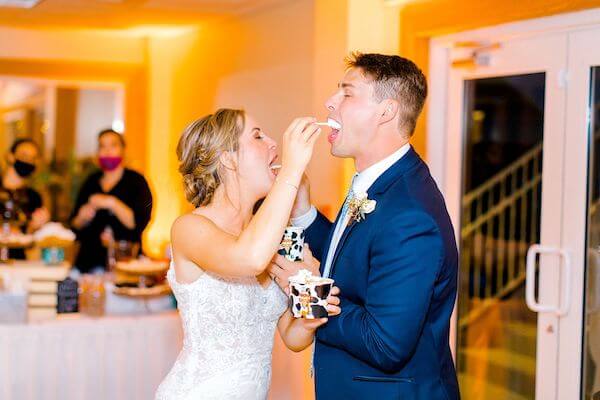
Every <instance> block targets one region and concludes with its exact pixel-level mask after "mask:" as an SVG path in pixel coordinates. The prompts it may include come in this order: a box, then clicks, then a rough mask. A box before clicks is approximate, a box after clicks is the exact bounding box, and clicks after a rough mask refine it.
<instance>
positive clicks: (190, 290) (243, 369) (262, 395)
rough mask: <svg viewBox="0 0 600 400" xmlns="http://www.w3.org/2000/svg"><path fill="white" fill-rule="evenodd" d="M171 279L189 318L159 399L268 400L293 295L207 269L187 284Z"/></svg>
mask: <svg viewBox="0 0 600 400" xmlns="http://www.w3.org/2000/svg"><path fill="white" fill-rule="evenodd" d="M167 279H168V280H169V283H170V285H171V288H172V289H173V293H174V294H175V297H176V298H177V302H178V308H179V313H180V315H181V319H182V321H183V331H184V338H183V349H182V350H181V353H180V354H179V357H178V358H177V361H176V362H175V365H174V366H173V368H172V369H171V371H170V372H169V374H168V375H167V377H166V378H165V380H164V381H163V382H162V383H161V384H160V386H159V387H158V390H157V392H156V399H157V400H184V399H185V400H187V399H190V400H191V399H194V400H196V399H202V400H213V399H215V400H216V399H218V400H237V399H239V400H265V399H266V398H267V394H268V391H269V385H270V381H271V352H272V350H273V339H274V334H275V328H276V325H277V321H278V319H279V317H280V316H281V314H282V313H283V312H284V311H285V309H286V304H287V297H286V295H285V293H283V291H281V289H280V288H279V287H278V286H277V285H276V284H275V283H274V282H271V284H270V285H269V286H268V287H267V288H263V287H262V286H261V285H260V284H259V283H258V281H257V280H256V279H255V278H241V279H230V278H223V277H219V276H217V275H214V274H211V273H208V272H205V273H204V274H203V275H202V276H201V277H200V278H198V279H197V280H196V281H194V282H192V283H189V284H183V283H179V282H177V280H176V279H175V269H174V267H173V264H172V263H171V267H170V268H169V271H168V273H167Z"/></svg>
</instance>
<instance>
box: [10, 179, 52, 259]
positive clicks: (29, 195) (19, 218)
mask: <svg viewBox="0 0 600 400" xmlns="http://www.w3.org/2000/svg"><path fill="white" fill-rule="evenodd" d="M6 200H12V202H13V204H14V206H13V209H14V211H15V212H14V214H15V215H13V216H12V217H11V218H13V219H14V220H13V222H17V223H18V224H19V225H20V227H21V230H22V231H23V233H25V232H26V231H27V225H28V224H29V222H30V221H31V214H33V212H34V211H35V210H37V209H38V208H40V207H42V196H40V194H39V193H38V192H37V191H35V190H34V189H32V188H30V187H23V188H20V189H16V190H11V189H7V188H5V187H4V184H3V183H2V179H0V203H1V204H0V212H2V214H3V213H4V210H5V202H6ZM9 257H10V258H13V259H18V260H24V259H25V250H23V249H10V252H9Z"/></svg>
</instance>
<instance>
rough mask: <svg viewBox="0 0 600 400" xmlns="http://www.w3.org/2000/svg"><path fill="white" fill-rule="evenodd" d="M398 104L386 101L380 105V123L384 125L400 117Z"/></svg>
mask: <svg viewBox="0 0 600 400" xmlns="http://www.w3.org/2000/svg"><path fill="white" fill-rule="evenodd" d="M398 107H399V105H398V102H397V101H396V100H392V99H385V100H382V101H381V103H379V115H380V116H381V117H380V123H382V124H384V123H386V122H389V121H391V120H393V119H394V118H396V115H398Z"/></svg>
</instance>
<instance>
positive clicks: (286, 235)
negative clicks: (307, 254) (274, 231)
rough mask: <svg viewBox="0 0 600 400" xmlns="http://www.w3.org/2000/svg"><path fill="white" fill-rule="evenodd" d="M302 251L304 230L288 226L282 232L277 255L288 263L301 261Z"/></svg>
mask: <svg viewBox="0 0 600 400" xmlns="http://www.w3.org/2000/svg"><path fill="white" fill-rule="evenodd" d="M303 251H304V228H300V227H299V226H288V227H287V228H285V231H284V232H283V239H281V243H280V244H279V250H278V251H277V254H280V255H282V256H284V257H285V258H287V259H288V260H290V261H302V260H303V256H302V254H303Z"/></svg>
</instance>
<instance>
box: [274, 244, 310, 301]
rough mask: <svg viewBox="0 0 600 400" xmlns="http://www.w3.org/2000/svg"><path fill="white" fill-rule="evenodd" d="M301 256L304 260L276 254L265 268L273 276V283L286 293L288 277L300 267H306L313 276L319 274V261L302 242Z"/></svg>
mask: <svg viewBox="0 0 600 400" xmlns="http://www.w3.org/2000/svg"><path fill="white" fill-rule="evenodd" d="M303 258H304V261H290V260H288V259H287V258H285V257H284V256H281V255H279V254H276V255H275V257H273V259H272V260H271V265H270V266H269V267H268V268H267V271H268V272H269V275H271V278H273V280H274V281H275V283H277V284H278V285H279V287H281V288H282V289H283V290H284V291H286V293H287V290H288V278H289V277H290V276H292V275H295V274H296V273H297V272H298V271H300V270H301V269H307V270H309V271H310V272H312V274H313V275H315V276H320V275H321V273H320V272H319V265H320V263H319V261H318V260H317V259H316V258H314V257H313V255H312V252H311V251H310V247H309V246H308V243H305V244H304V252H303Z"/></svg>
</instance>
